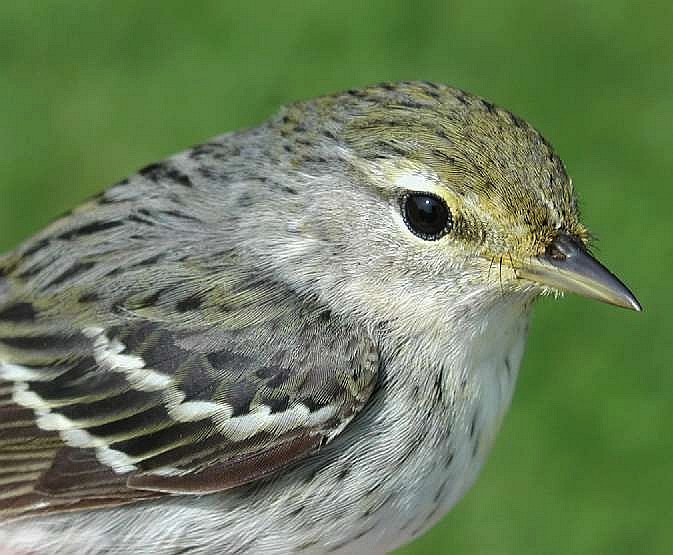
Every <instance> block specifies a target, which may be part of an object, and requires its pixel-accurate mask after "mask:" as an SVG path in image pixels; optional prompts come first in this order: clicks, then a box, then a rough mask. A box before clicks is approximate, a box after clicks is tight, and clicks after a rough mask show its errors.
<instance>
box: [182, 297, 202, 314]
mask: <svg viewBox="0 0 673 555" xmlns="http://www.w3.org/2000/svg"><path fill="white" fill-rule="evenodd" d="M202 304H203V299H202V298H201V297H199V296H197V295H192V296H191V297H187V298H186V299H182V300H181V301H178V302H177V303H176V304H175V310H177V311H178V312H188V311H190V310H196V309H198V308H200V307H201V305H202Z"/></svg>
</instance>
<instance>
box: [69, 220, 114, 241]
mask: <svg viewBox="0 0 673 555" xmlns="http://www.w3.org/2000/svg"><path fill="white" fill-rule="evenodd" d="M120 225H123V222H120V221H117V220H112V221H109V222H91V223H89V224H86V225H83V226H82V227H78V228H75V229H70V230H68V231H65V232H63V233H61V234H60V235H58V236H57V239H65V240H70V239H74V238H76V237H84V236H85V235H92V234H94V233H99V232H101V231H106V230H108V229H114V228H115V227H119V226H120Z"/></svg>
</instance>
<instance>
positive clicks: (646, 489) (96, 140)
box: [0, 0, 673, 555]
mask: <svg viewBox="0 0 673 555" xmlns="http://www.w3.org/2000/svg"><path fill="white" fill-rule="evenodd" d="M672 25H673V4H672V3H670V2H666V1H662V2H648V3H637V2H625V1H618V0H617V1H615V0H610V1H601V2H593V3H588V2H580V1H556V2H549V3H547V2H540V1H539V0H534V1H533V0H531V1H524V0H510V1H507V2H486V1H470V2H467V1H465V2H447V1H436V2H425V1H420V0H415V1H414V2H412V3H410V2H396V1H391V0H387V1H370V2H362V1H361V2H338V1H335V0H329V1H328V0H323V1H314V2H286V3H279V2H245V3H244V2H222V1H210V2H190V3H187V2H178V1H166V0H164V1H162V2H135V1H134V2H131V1H116V2H102V1H98V0H87V1H74V0H70V1H40V2H37V1H32V2H24V1H18V0H3V1H2V2H1V3H0V114H1V118H2V123H1V124H0V250H5V249H9V248H11V247H12V246H13V245H16V244H17V243H18V242H19V241H20V240H21V239H23V238H25V237H27V236H28V235H29V234H31V233H33V232H35V231H36V230H38V229H39V228H40V227H41V226H43V225H44V224H45V223H47V222H48V221H49V220H50V219H51V218H53V217H54V216H56V215H57V214H59V213H61V212H63V211H64V210H66V209H68V208H70V207H71V206H72V205H74V204H75V203H77V202H78V201H80V200H81V199H83V198H84V197H86V196H88V195H91V194H93V193H94V192H96V191H98V190H100V189H102V188H103V187H104V186H106V185H108V184H110V183H112V182H114V181H117V180H119V179H121V178H123V177H124V176H126V175H127V174H130V173H132V172H134V171H135V170H136V169H137V168H138V167H140V166H142V165H144V164H146V163H148V162H151V161H154V160H157V159H160V158H162V157H164V156H166V155H169V154H171V153H173V152H175V151H177V150H181V149H183V148H185V147H187V146H190V145H192V144H194V143H197V142H200V141H202V140H205V139H207V138H209V137H210V136H212V135H215V134H218V133H221V132H224V131H227V130H232V129H235V128H239V127H244V126H251V125H254V124H256V123H258V122H260V121H262V120H263V119H265V118H266V117H267V116H268V115H270V114H271V113H272V112H273V111H275V110H276V108H277V107H278V105H280V104H282V103H286V102H288V101H292V100H295V99H301V98H307V97H312V96H315V95H319V94H323V93H328V92H332V91H335V90H339V89H344V88H349V87H355V86H359V85H365V84H368V83H372V82H378V81H382V80H394V79H416V78H419V79H430V80H435V81H440V82H447V83H450V84H454V85H456V86H459V87H462V88H464V89H467V90H471V91H474V92H477V93H479V94H481V95H484V96H486V97H488V98H490V99H492V100H494V101H496V102H497V103H499V104H501V105H503V106H506V107H508V108H510V109H512V110H513V111H515V112H516V113H518V114H520V115H522V116H524V117H525V118H527V119H529V120H530V121H531V122H533V124H534V125H536V126H537V127H538V128H539V129H541V130H542V131H543V132H544V133H545V134H546V135H547V136H548V138H549V139H550V140H551V141H552V142H553V143H554V144H555V146H556V147H557V149H558V150H559V152H560V154H561V156H562V157H563V158H564V160H565V161H566V163H567V166H568V169H569V172H570V173H571V175H572V176H573V178H574V183H575V185H576V187H577V189H578V191H579V194H580V197H581V201H582V205H583V209H584V216H585V220H586V222H587V224H588V225H589V226H590V228H591V229H592V230H594V232H595V233H596V234H597V235H598V237H599V239H600V243H599V250H598V252H599V255H600V257H601V258H602V259H603V260H604V262H606V263H607V264H608V265H609V266H610V267H611V268H612V269H613V270H614V271H615V272H617V273H618V274H619V275H620V276H622V277H623V278H624V280H625V281H626V282H627V283H628V284H629V285H630V286H632V288H633V290H634V291H635V292H636V293H637V294H638V296H639V298H640V300H641V302H642V304H643V306H644V307H645V312H644V313H643V314H635V313H631V312H627V311H623V310H619V309H615V308H612V307H608V306H603V305H600V304H598V303H595V302H589V301H586V300H583V299H578V298H568V299H565V300H563V301H553V300H543V301H541V302H540V303H539V306H538V307H537V311H536V316H535V321H534V325H533V327H532V333H531V337H530V341H529V348H528V351H527V355H526V357H525V360H524V364H523V368H522V373H521V377H520V382H519V388H518V391H517V394H516V398H515V401H514V404H513V408H512V410H511V413H510V414H509V416H508V418H507V419H506V421H505V425H504V429H503V431H502V434H501V435H500V437H499V439H498V443H497V445H496V448H495V450H494V453H493V455H492V457H491V458H490V460H489V462H488V465H487V467H486V469H485V471H484V474H483V475H482V477H481V479H480V480H479V481H478V483H477V485H476V487H475V488H474V489H473V490H472V491H471V492H470V493H469V494H468V496H467V497H466V498H465V499H464V500H463V501H462V502H461V503H460V504H459V505H458V507H457V508H456V509H455V510H454V511H453V512H452V513H451V514H449V515H448V516H447V517H446V518H445V519H444V520H443V521H442V522H441V523H440V524H439V525H438V526H436V527H435V528H434V529H433V530H432V531H431V532H430V533H429V534H427V535H426V536H425V537H423V538H422V539H420V540H419V541H417V542H416V543H414V544H413V545H411V546H409V547H408V548H406V549H405V550H403V551H402V553H404V554H407V555H412V554H441V553H447V554H448V553H450V554H452V555H462V554H475V553H479V554H482V553H495V554H501V553H502V554H516V555H525V554H536V555H538V554H543V553H544V554H555V553H558V554H568V553H572V554H585V553H587V554H588V553H591V554H595V553H610V554H622V553H629V554H630V553H646V554H659V553H661V554H669V553H672V552H673V474H672V471H673V445H672V438H673V434H672V433H671V422H673V372H671V368H670V367H671V360H672V356H671V355H672V351H673V349H672V347H671V339H670V333H671V323H672V320H671V316H670V315H671V311H672V309H673V306H672V304H673V302H672V295H671V293H670V282H671V274H670V272H671V269H672V260H673V233H672V232H673V226H672V224H671V215H670V212H671V204H672V201H673V183H672V180H671V176H672V174H673V155H672V154H671V153H672V152H673V39H672V38H671V28H672Z"/></svg>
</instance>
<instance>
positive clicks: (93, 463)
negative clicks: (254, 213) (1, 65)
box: [0, 245, 378, 518]
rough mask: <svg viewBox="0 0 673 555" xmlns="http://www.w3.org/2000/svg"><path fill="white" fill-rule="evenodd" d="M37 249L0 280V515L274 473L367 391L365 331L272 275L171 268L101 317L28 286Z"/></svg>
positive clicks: (334, 429) (340, 422)
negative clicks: (200, 275) (191, 274)
mask: <svg viewBox="0 0 673 555" xmlns="http://www.w3.org/2000/svg"><path fill="white" fill-rule="evenodd" d="M32 248H33V249H38V248H39V245H38V246H37V247H36V246H33V247H32ZM31 254H32V253H28V254H26V253H23V255H22V256H21V257H20V260H21V262H19V263H17V262H16V261H15V262H14V264H12V263H11V260H5V261H4V265H5V267H4V270H1V271H0V273H3V272H4V276H3V277H0V279H1V280H2V282H1V284H0V288H4V291H0V380H2V381H0V518H10V517H15V516H25V515H31V514H38V513H43V512H53V511H60V510H75V509H80V508H86V507H97V506H106V505H117V504H122V503H127V502H133V501H137V500H139V499H145V498H151V497H155V496H160V495H163V494H167V493H172V494H175V493H183V494H190V493H196V494H200V493H208V492H215V491H221V490H225V489H228V488H232V487H235V486H237V485H241V484H244V483H249V482H251V481H254V480H257V479H260V478H263V477H266V476H269V475H271V474H273V473H274V472H276V471H278V470H279V469H280V468H283V467H285V466H286V465H288V464H289V463H291V462H292V461H295V460H297V459H299V458H301V457H305V456H307V455H309V454H310V453H313V452H315V451H316V450H318V449H320V447H321V446H322V445H324V444H325V443H326V442H328V441H330V440H331V439H332V438H333V437H335V436H336V435H337V434H338V433H339V432H340V431H341V430H342V429H343V428H344V426H345V425H346V424H347V423H348V422H349V421H350V420H351V419H352V418H353V416H354V415H356V414H357V413H358V411H360V410H361V409H362V407H363V406H364V405H365V403H366V402H367V399H368V398H369V396H370V393H371V392H372V390H373V388H374V386H375V382H376V376H377V369H378V355H377V349H376V346H375V343H374V342H373V341H372V339H371V338H370V337H369V336H368V335H367V333H366V332H365V331H363V330H362V329H359V328H357V327H354V326H353V325H352V324H347V323H346V322H344V321H343V320H342V319H341V318H339V317H338V316H335V315H333V314H331V313H330V312H329V311H327V310H325V309H321V308H320V307H318V306H317V305H315V304H313V303H311V302H310V301H308V300H304V299H302V300H300V298H299V297H298V296H297V295H296V294H294V293H293V292H292V291H289V290H288V289H286V288H284V287H283V286H281V285H279V284H276V283H272V282H271V281H269V280H265V279H257V280H252V279H250V278H246V279H245V280H242V279H239V278H235V277H232V276H227V275H226V272H224V273H223V274H222V275H220V276H218V278H217V280H214V281H212V282H205V281H204V280H199V279H191V280H190V279H185V278H184V277H179V276H184V271H185V269H184V268H178V267H177V266H176V267H171V266H166V267H164V268H163V269H162V271H163V272H164V277H163V278H162V280H161V287H159V286H158V285H157V286H155V285H154V284H153V283H152V282H149V281H147V280H144V281H140V283H142V290H139V291H136V292H134V291H133V289H132V288H131V289H128V288H126V289H125V288H124V287H122V286H121V285H119V286H115V287H117V289H118V290H119V292H120V295H121V292H123V293H124V294H123V295H121V296H120V298H118V300H117V301H115V302H114V304H113V305H111V306H105V307H104V309H101V302H102V301H101V299H99V298H97V295H96V294H94V293H92V292H91V291H90V290H86V291H83V290H81V289H79V288H77V287H75V286H74V285H73V286H66V285H64V286H63V287H61V288H60V289H59V288H56V289H53V288H52V291H55V292H52V293H51V294H49V295H48V294H47V293H44V294H41V295H38V296H36V294H35V291H36V290H40V287H38V286H37V284H33V288H31V289H27V288H26V285H25V283H26V280H27V279H28V277H26V275H28V276H29V277H30V269H26V268H29V267H30V263H29V262H25V261H26V260H30V258H31ZM2 263H3V262H2V261H0V268H2ZM27 264H28V265H27ZM79 264H81V262H80V263H79ZM87 270H89V268H87ZM43 273H44V272H43ZM81 274H82V281H83V282H86V281H87V279H89V277H88V276H89V274H87V273H86V271H84V272H81ZM176 276H178V277H176ZM44 279H47V278H44ZM50 279H52V280H53V279H54V276H53V274H52V276H51V278H50ZM55 279H56V280H59V279H61V278H59V277H56V278H55ZM91 279H99V280H102V279H103V278H102V277H101V276H98V277H96V276H95V275H94V277H93V278H91ZM131 283H136V287H137V284H138V281H137V280H136V281H135V282H134V281H133V279H132V280H131ZM43 285H44V283H43ZM59 285H60V284H59ZM102 287H103V288H104V287H105V286H104V285H102ZM110 287H113V286H112V285H111V286H110ZM42 290H43V291H49V290H50V289H49V287H46V286H44V287H42ZM24 291H30V294H29V293H27V292H26V293H23V292H24ZM103 296H105V295H104V294H103V293H101V297H103ZM108 297H109V295H108ZM106 298H107V297H106ZM73 314H77V317H74V316H72V315H73Z"/></svg>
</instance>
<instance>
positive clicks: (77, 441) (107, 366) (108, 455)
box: [0, 327, 336, 473]
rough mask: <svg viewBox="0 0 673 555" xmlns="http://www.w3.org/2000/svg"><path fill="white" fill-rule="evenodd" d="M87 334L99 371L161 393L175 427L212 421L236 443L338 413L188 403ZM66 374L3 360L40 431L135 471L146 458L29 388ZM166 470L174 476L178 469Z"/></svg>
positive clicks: (116, 347)
mask: <svg viewBox="0 0 673 555" xmlns="http://www.w3.org/2000/svg"><path fill="white" fill-rule="evenodd" d="M83 333H84V335H86V336H87V337H88V338H90V339H91V340H92V341H93V350H94V353H93V354H94V358H95V359H96V362H97V363H98V365H99V367H100V369H101V370H103V371H109V372H121V373H123V374H124V376H125V377H126V379H127V380H128V382H129V385H130V386H131V387H132V388H133V389H136V390H138V391H146V392H154V391H160V392H162V396H161V397H162V402H163V404H164V406H165V407H166V408H167V410H168V413H169V415H170V416H171V418H173V419H175V420H176V421H177V422H196V421H199V420H205V419H211V420H212V421H213V422H214V423H215V426H216V428H217V430H218V431H219V433H221V434H222V435H223V436H225V437H227V438H228V439H231V440H234V441H242V440H245V439H247V438H249V437H252V436H253V435H255V434H257V433H259V432H262V431H268V432H271V433H273V434H276V435H281V434H283V433H285V432H288V431H290V430H293V429H295V428H297V427H299V426H319V425H320V424H322V423H324V422H326V421H327V420H329V419H330V418H332V417H333V416H334V415H335V413H336V407H335V406H327V407H323V408H321V409H319V410H316V411H314V412H311V410H310V409H309V408H308V407H307V406H306V405H304V404H302V403H297V404H295V405H293V406H291V407H289V408H288V409H286V410H285V411H281V412H276V413H273V412H272V411H271V407H269V406H267V405H259V406H258V407H256V408H255V409H254V410H253V411H252V412H250V413H248V414H243V415H240V416H232V414H233V412H234V409H233V407H232V406H231V405H230V404H228V403H223V402H218V401H185V400H184V399H185V394H184V393H183V392H182V391H180V389H179V388H178V387H177V386H176V384H175V382H174V380H173V378H172V377H171V376H168V375H166V374H163V373H162V372H158V371H156V370H153V369H151V368H147V367H146V366H145V361H144V360H143V358H142V357H140V356H138V355H134V354H127V353H124V351H125V350H126V346H125V345H124V344H123V343H121V342H120V341H119V340H117V339H113V340H110V339H109V338H108V337H107V336H106V335H105V330H104V329H103V328H99V327H91V328H86V329H84V330H83ZM63 372H64V370H61V369H59V370H55V371H53V372H50V371H49V370H46V371H45V370H42V369H39V370H38V369H33V368H30V367H28V366H22V365H19V364H13V363H10V362H2V361H0V378H2V379H5V380H9V381H13V382H14V390H13V396H12V398H13V400H14V402H15V403H17V404H19V405H21V406H23V407H27V408H30V409H33V410H34V411H35V414H36V424H37V425H38V426H39V427H40V428H42V429H43V430H48V431H57V432H59V435H60V436H61V438H62V439H63V441H64V442H65V443H66V444H67V445H69V446H71V447H80V448H94V449H95V450H96V456H97V457H98V460H99V461H101V462H102V463H103V464H106V465H108V466H110V467H111V468H112V469H113V470H114V471H115V472H117V473H126V472H130V471H132V470H135V469H136V468H137V466H136V464H137V463H138V462H139V461H141V460H142V457H137V458H134V457H130V456H128V455H126V454H125V453H123V452H122V451H119V450H117V449H114V447H113V446H112V445H113V444H112V445H111V444H110V443H109V442H107V441H106V440H105V439H103V438H100V437H96V436H94V435H92V434H90V433H89V432H88V431H87V430H86V427H88V426H91V425H92V424H91V423H90V422H79V421H77V420H72V419H69V418H67V417H66V416H63V415H62V414H59V413H58V412H55V411H58V403H50V402H49V401H47V400H45V399H43V398H42V397H40V395H38V394H37V393H35V392H34V391H31V390H30V389H29V385H28V382H30V381H46V380H48V379H53V378H55V377H56V376H58V375H59V374H60V373H63ZM61 404H62V403H61ZM166 470H167V472H168V473H171V472H173V470H174V469H170V468H169V469H166Z"/></svg>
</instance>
